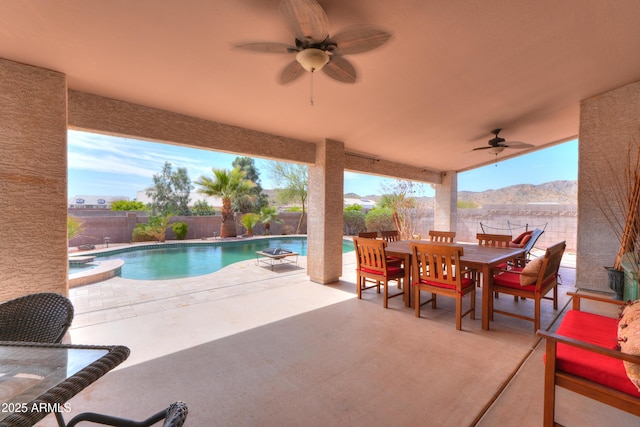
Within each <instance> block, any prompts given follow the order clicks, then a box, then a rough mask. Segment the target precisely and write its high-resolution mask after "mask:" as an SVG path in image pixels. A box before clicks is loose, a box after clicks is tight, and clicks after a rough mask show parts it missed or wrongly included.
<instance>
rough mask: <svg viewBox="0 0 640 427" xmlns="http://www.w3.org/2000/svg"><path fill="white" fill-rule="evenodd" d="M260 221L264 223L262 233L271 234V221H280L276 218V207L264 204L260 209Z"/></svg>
mask: <svg viewBox="0 0 640 427" xmlns="http://www.w3.org/2000/svg"><path fill="white" fill-rule="evenodd" d="M260 222H262V225H264V234H265V235H267V234H271V223H272V222H282V220H280V219H279V218H278V212H277V211H276V208H274V207H273V206H265V207H263V208H262V209H260Z"/></svg>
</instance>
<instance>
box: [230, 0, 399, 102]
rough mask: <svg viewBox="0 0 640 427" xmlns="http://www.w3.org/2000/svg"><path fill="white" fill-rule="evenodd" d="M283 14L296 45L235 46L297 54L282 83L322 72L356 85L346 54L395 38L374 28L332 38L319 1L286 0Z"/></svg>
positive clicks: (282, 4) (363, 27) (348, 31)
mask: <svg viewBox="0 0 640 427" xmlns="http://www.w3.org/2000/svg"><path fill="white" fill-rule="evenodd" d="M280 13H281V14H282V16H283V17H284V20H285V23H286V25H287V27H288V28H289V29H290V30H291V32H292V33H293V34H294V36H295V42H294V44H293V45H290V44H286V43H274V42H255V43H241V44H237V45H235V47H236V48H239V49H245V50H251V51H257V52H266V53H283V54H295V59H294V60H293V61H292V62H291V63H289V64H288V65H287V66H286V67H285V68H284V69H283V70H282V72H281V74H280V83H281V84H287V83H291V82H293V81H294V80H296V79H298V78H299V77H300V76H302V75H303V74H304V72H305V71H309V72H311V73H312V75H313V73H314V72H315V71H319V70H322V71H324V73H325V74H326V75H327V76H329V77H331V78H332V79H334V80H337V81H339V82H344V83H355V81H356V79H357V73H356V69H355V67H354V66H353V65H352V64H351V62H349V61H348V60H347V59H346V58H345V57H344V56H343V55H351V54H356V53H362V52H367V51H370V50H373V49H375V48H377V47H380V46H381V45H383V44H384V43H386V42H387V40H389V39H390V38H391V33H389V32H387V31H385V30H383V29H381V28H379V27H376V26H373V25H356V26H353V27H347V28H345V29H343V30H341V31H339V32H337V33H336V34H334V35H333V36H329V31H328V28H329V20H328V18H327V14H326V13H325V11H324V9H323V8H322V6H320V4H319V3H318V2H316V1H315V0H282V1H281V2H280ZM312 103H313V102H312Z"/></svg>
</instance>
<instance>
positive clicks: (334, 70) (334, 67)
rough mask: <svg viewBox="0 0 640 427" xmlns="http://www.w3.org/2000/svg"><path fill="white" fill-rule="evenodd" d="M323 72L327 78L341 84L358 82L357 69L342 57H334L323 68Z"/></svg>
mask: <svg viewBox="0 0 640 427" xmlns="http://www.w3.org/2000/svg"><path fill="white" fill-rule="evenodd" d="M322 71H324V73H325V74H326V75H327V76H329V77H331V78H332V79H334V80H337V81H339V82H343V83H355V82H356V76H357V73H356V69H355V67H354V66H353V65H352V64H351V62H349V61H347V60H346V59H344V58H343V57H342V56H340V55H336V54H334V55H332V56H331V59H330V60H329V62H328V63H327V65H325V66H324V67H323V68H322Z"/></svg>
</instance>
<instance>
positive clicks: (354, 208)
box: [344, 204, 362, 211]
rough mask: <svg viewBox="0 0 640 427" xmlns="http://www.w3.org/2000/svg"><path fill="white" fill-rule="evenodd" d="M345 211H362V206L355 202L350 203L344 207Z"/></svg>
mask: <svg viewBox="0 0 640 427" xmlns="http://www.w3.org/2000/svg"><path fill="white" fill-rule="evenodd" d="M344 210H345V211H362V206H360V205H358V204H355V205H349V206H347V207H346V208H344Z"/></svg>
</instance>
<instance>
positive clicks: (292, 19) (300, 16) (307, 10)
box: [280, 0, 329, 43]
mask: <svg viewBox="0 0 640 427" xmlns="http://www.w3.org/2000/svg"><path fill="white" fill-rule="evenodd" d="M280 13H282V16H283V17H284V20H285V22H286V24H287V27H288V28H289V29H290V30H291V32H292V33H293V34H295V36H296V39H298V40H300V41H312V42H314V43H320V42H322V41H324V40H325V39H326V38H327V37H329V19H328V18H327V14H326V13H325V11H324V9H323V8H322V6H320V4H319V3H318V2H316V1H315V0H282V1H281V2H280Z"/></svg>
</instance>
